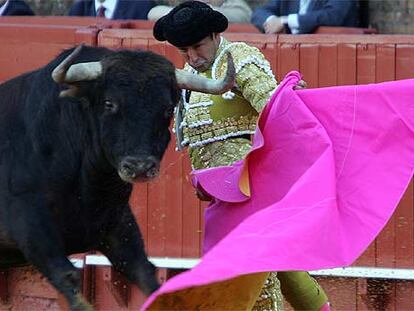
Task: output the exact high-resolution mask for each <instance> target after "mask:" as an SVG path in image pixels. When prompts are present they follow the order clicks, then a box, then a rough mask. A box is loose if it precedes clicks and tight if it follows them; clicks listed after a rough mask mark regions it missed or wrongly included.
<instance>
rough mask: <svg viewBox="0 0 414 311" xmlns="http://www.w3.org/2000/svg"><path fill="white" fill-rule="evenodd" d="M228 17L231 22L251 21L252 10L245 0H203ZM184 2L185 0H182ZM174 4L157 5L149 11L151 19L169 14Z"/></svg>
mask: <svg viewBox="0 0 414 311" xmlns="http://www.w3.org/2000/svg"><path fill="white" fill-rule="evenodd" d="M201 1H202V2H205V3H207V4H209V5H210V6H211V7H212V8H213V9H214V10H216V11H219V12H220V13H221V14H223V15H224V16H225V17H227V19H228V21H229V22H230V23H250V18H251V16H252V10H251V9H250V7H249V5H248V4H247V3H246V1H245V0H204V1H203V0H201ZM182 2H184V1H182ZM172 9H173V6H167V5H157V6H155V7H153V8H152V9H151V10H150V11H149V13H148V19H149V20H158V19H159V18H160V17H163V16H164V15H166V14H168V13H169V12H170V11H171V10H172Z"/></svg>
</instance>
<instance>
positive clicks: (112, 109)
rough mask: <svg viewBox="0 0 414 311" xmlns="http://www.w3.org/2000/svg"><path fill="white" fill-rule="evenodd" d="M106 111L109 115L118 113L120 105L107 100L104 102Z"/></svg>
mask: <svg viewBox="0 0 414 311" xmlns="http://www.w3.org/2000/svg"><path fill="white" fill-rule="evenodd" d="M104 106H105V111H106V112H109V113H116V112H117V111H118V104H117V103H115V102H113V101H110V100H109V99H106V100H105V101H104Z"/></svg>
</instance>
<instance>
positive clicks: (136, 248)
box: [99, 206, 160, 296]
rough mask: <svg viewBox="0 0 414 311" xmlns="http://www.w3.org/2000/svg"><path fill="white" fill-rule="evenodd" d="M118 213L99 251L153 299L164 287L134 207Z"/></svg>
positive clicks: (123, 209) (125, 208) (126, 207)
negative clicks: (142, 233)
mask: <svg viewBox="0 0 414 311" xmlns="http://www.w3.org/2000/svg"><path fill="white" fill-rule="evenodd" d="M121 210H122V211H120V210H119V209H117V212H119V213H117V215H116V216H115V215H114V217H113V218H112V219H111V223H112V225H111V226H110V227H109V228H108V231H107V232H106V235H105V237H104V239H103V240H102V241H101V243H100V246H99V250H100V251H101V252H102V253H103V254H104V255H105V256H106V257H108V259H109V260H110V261H111V263H112V265H113V266H114V268H115V269H116V270H117V271H119V272H121V273H122V274H123V275H124V276H125V277H126V278H127V279H128V281H130V282H132V283H134V284H136V285H137V286H138V287H139V288H140V289H141V290H142V292H143V293H144V294H145V295H147V296H149V295H150V294H151V293H152V292H153V291H155V290H157V289H158V287H159V286H160V285H159V283H158V281H157V278H156V268H155V267H154V265H153V264H152V263H151V262H150V261H148V258H147V255H146V253H145V249H144V241H143V239H142V235H141V231H140V229H139V227H138V225H137V223H136V221H135V218H134V216H133V215H132V213H131V210H130V207H129V206H125V207H124V208H121Z"/></svg>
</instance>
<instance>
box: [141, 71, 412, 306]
mask: <svg viewBox="0 0 414 311" xmlns="http://www.w3.org/2000/svg"><path fill="white" fill-rule="evenodd" d="M299 79H300V75H299V73H297V72H291V73H289V74H288V75H287V76H286V77H285V79H284V80H283V82H282V84H281V85H280V86H279V88H278V89H277V91H276V92H275V94H274V95H273V97H272V99H271V100H270V101H269V103H268V105H267V106H266V108H265V110H264V111H263V112H262V114H261V116H260V119H259V123H258V128H257V130H256V133H255V136H254V144H253V147H252V149H251V151H250V153H249V154H248V156H247V157H246V159H245V160H243V161H239V162H237V163H236V164H234V165H233V166H229V167H218V168H213V169H206V170H201V171H196V172H194V179H195V183H196V184H198V185H200V186H201V187H202V188H203V189H204V190H205V191H207V192H208V193H209V194H210V195H212V196H213V197H215V198H216V199H215V202H214V203H212V204H211V205H210V207H209V208H208V209H207V210H206V229H205V241H204V248H205V251H206V253H205V255H204V256H203V258H202V260H201V262H200V263H199V264H198V265H197V266H196V267H194V268H193V269H192V270H189V271H187V272H185V273H182V274H180V275H178V276H176V277H174V278H172V279H170V280H168V281H167V282H166V283H165V284H163V286H162V287H161V288H160V289H159V290H158V291H157V292H155V293H154V294H153V295H152V296H151V297H149V299H148V300H147V302H146V304H145V305H144V306H143V309H146V308H147V307H149V306H150V305H151V303H152V302H153V301H154V300H155V299H156V298H157V297H158V296H161V295H163V294H165V293H171V292H174V291H177V290H180V289H184V288H189V287H195V286H200V285H204V284H209V283H214V282H218V281H223V280H226V279H231V278H234V277H236V276H239V275H244V274H250V273H256V272H264V271H285V270H306V271H307V270H317V269H326V268H333V267H343V266H348V265H350V264H352V263H353V262H354V261H355V259H356V258H358V256H359V255H360V254H361V253H362V252H363V251H364V250H365V249H366V248H367V247H368V245H369V244H370V243H371V242H372V241H373V240H374V239H375V237H376V236H377V235H378V233H379V232H380V231H381V229H382V228H383V227H384V225H385V224H386V222H387V220H388V219H389V218H390V217H391V215H392V213H393V211H394V210H395V208H396V206H397V204H398V202H399V201H400V199H401V197H402V195H403V193H404V191H405V189H406V188H407V186H408V184H409V182H410V180H411V178H412V176H413V170H414V101H413V97H414V79H410V80H401V81H395V82H386V83H380V84H371V85H361V86H342V87H330V88H320V89H307V90H301V91H294V90H293V86H294V85H295V84H296V83H297V82H298V80H299ZM243 169H245V170H246V169H247V170H248V175H249V178H248V184H249V187H250V192H251V195H250V197H249V196H246V195H244V194H243V193H242V192H241V190H240V185H239V183H240V176H241V173H242V171H243Z"/></svg>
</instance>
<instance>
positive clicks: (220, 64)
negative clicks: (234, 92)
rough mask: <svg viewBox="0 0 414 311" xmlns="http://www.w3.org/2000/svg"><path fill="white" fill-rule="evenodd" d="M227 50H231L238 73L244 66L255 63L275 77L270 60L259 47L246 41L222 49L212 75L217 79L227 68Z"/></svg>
mask: <svg viewBox="0 0 414 311" xmlns="http://www.w3.org/2000/svg"><path fill="white" fill-rule="evenodd" d="M226 52H230V54H231V55H232V57H233V61H234V66H235V68H236V74H237V73H238V72H239V71H240V70H241V69H242V68H243V67H244V66H246V65H248V64H251V63H254V64H256V65H257V66H258V67H260V68H262V69H263V70H264V71H265V72H266V73H267V74H269V75H270V76H272V77H273V78H274V76H273V73H272V69H271V67H270V64H269V62H268V61H267V60H266V58H265V57H264V55H263V53H262V52H260V50H259V49H258V48H256V47H254V46H250V45H248V44H246V43H244V42H232V43H230V44H228V45H227V46H225V47H224V48H223V49H222V50H221V52H220V54H219V55H218V56H217V58H216V60H215V61H214V64H213V67H212V72H211V75H212V77H214V78H215V79H218V78H220V77H222V76H224V74H225V72H226V70H227V57H226Z"/></svg>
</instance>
